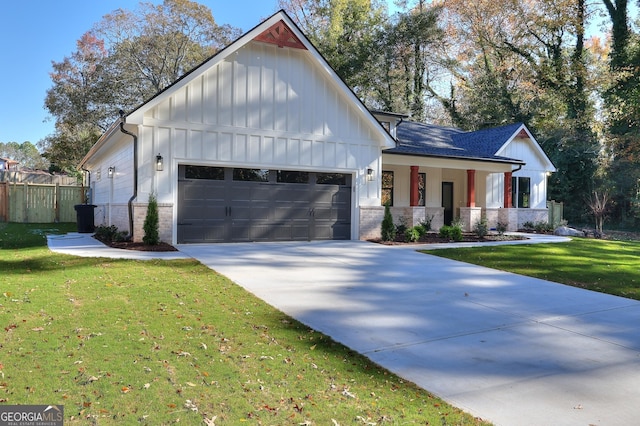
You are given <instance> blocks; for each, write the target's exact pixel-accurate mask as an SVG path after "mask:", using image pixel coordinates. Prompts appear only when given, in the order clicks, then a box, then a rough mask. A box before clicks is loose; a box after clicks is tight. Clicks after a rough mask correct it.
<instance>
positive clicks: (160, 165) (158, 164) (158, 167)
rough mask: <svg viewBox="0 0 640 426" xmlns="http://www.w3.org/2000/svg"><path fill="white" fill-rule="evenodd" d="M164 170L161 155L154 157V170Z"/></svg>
mask: <svg viewBox="0 0 640 426" xmlns="http://www.w3.org/2000/svg"><path fill="white" fill-rule="evenodd" d="M163 169H164V160H163V158H162V155H160V154H158V155H156V170H157V171H159V172H161V171H162V170H163Z"/></svg>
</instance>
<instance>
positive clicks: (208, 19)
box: [41, 0, 239, 168]
mask: <svg viewBox="0 0 640 426" xmlns="http://www.w3.org/2000/svg"><path fill="white" fill-rule="evenodd" d="M238 35H239V30H237V29H234V28H232V27H230V26H228V25H222V26H219V25H217V24H216V22H215V20H214V19H213V16H212V15H211V11H210V10H209V9H208V8H207V7H206V6H203V5H201V4H199V3H196V2H192V1H189V0H165V1H164V2H163V3H162V4H159V5H154V4H152V3H140V5H139V6H138V8H137V10H135V11H128V10H123V9H118V10H116V11H114V12H112V13H110V14H108V15H106V16H105V17H104V18H103V19H102V20H101V21H100V22H98V23H97V24H96V25H94V27H93V29H91V30H90V31H88V32H87V33H85V34H84V35H83V36H82V37H81V39H80V40H79V41H78V43H77V50H76V52H74V53H73V54H71V56H70V57H65V58H64V59H63V60H62V61H61V62H53V71H52V73H51V79H52V83H53V85H52V87H51V88H50V89H49V90H48V91H47V97H46V100H45V107H46V108H47V110H48V111H49V113H50V114H51V115H52V116H53V117H54V118H55V122H56V131H55V134H53V135H50V136H49V137H47V138H46V140H45V141H43V143H42V144H41V145H42V147H43V148H44V149H45V155H46V157H47V158H48V159H49V160H50V161H51V162H52V163H53V164H54V165H55V166H56V167H61V168H68V167H69V166H70V165H71V166H75V164H77V163H74V161H76V160H77V159H81V158H82V157H83V156H84V155H85V154H86V152H87V151H88V149H89V147H91V145H92V144H93V143H95V141H96V140H97V138H98V137H99V135H100V134H101V133H102V132H104V131H105V130H106V129H107V128H108V127H109V126H110V125H111V124H112V123H113V122H114V121H115V120H116V119H117V118H118V111H119V110H121V109H122V110H125V111H130V110H132V109H134V108H135V107H137V106H138V105H139V104H141V103H142V102H144V101H145V100H147V99H149V98H150V97H152V96H153V95H155V94H156V93H157V92H159V91H161V90H163V89H164V88H166V87H167V86H169V85H170V84H172V83H173V82H174V81H175V80H177V79H178V78H180V77H181V76H182V75H183V74H184V73H186V72H187V71H189V70H190V69H192V68H193V67H195V66H196V65H198V64H200V63H201V62H203V61H204V60H205V59H207V58H208V57H210V56H211V55H213V54H214V53H215V52H216V51H217V50H219V49H220V48H221V47H223V46H226V45H227V44H228V43H229V42H230V41H231V40H233V39H234V38H235V37H237V36H238ZM87 138H89V139H87ZM91 138H93V139H92V140H91ZM69 153H71V155H69ZM69 157H71V158H69ZM70 160H72V161H70Z"/></svg>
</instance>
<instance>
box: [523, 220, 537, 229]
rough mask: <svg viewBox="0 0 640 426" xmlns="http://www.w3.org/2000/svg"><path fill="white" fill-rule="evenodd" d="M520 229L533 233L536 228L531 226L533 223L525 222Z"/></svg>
mask: <svg viewBox="0 0 640 426" xmlns="http://www.w3.org/2000/svg"><path fill="white" fill-rule="evenodd" d="M522 228H523V229H524V230H525V231H533V230H534V229H535V228H536V226H535V225H534V224H533V222H531V221H526V222H525V223H523V224H522Z"/></svg>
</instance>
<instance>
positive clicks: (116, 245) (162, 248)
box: [94, 237, 178, 251]
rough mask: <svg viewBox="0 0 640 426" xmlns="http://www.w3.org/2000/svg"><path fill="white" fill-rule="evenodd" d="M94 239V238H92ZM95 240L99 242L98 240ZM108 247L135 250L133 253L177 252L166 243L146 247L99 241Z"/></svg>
mask: <svg viewBox="0 0 640 426" xmlns="http://www.w3.org/2000/svg"><path fill="white" fill-rule="evenodd" d="M94 238H95V237H94ZM96 240H99V241H101V240H100V239H99V238H96ZM101 242H102V243H104V244H106V245H108V246H109V247H113V248H117V249H122V250H135V251H178V249H177V248H175V247H174V246H172V245H171V244H167V243H162V242H161V243H160V244H155V245H148V244H145V243H142V242H137V243H136V242H133V241H101Z"/></svg>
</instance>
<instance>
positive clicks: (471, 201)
mask: <svg viewBox="0 0 640 426" xmlns="http://www.w3.org/2000/svg"><path fill="white" fill-rule="evenodd" d="M475 206H476V171H475V170H467V207H475Z"/></svg>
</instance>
